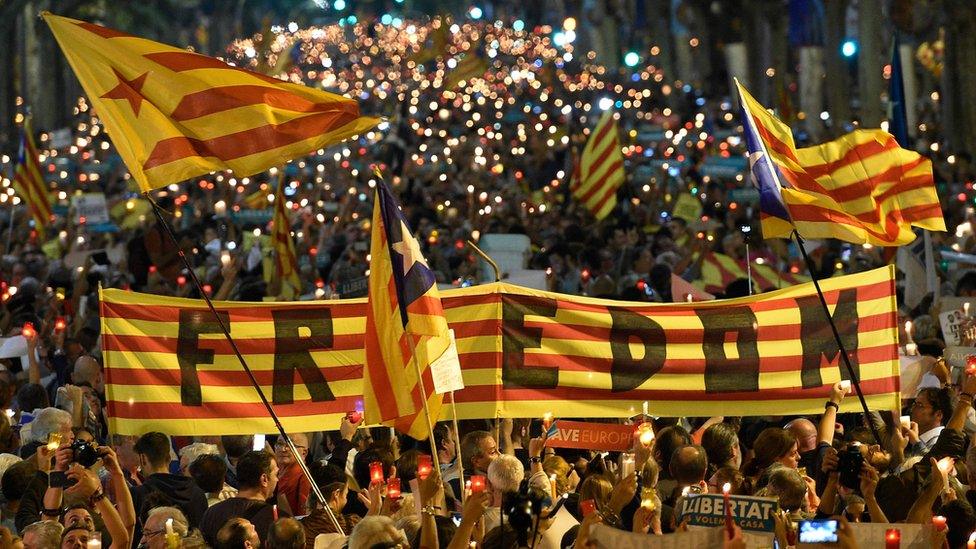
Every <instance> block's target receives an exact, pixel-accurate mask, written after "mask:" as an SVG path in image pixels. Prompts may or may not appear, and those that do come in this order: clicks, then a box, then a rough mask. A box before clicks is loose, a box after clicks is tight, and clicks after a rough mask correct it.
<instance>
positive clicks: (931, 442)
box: [905, 387, 952, 457]
mask: <svg viewBox="0 0 976 549" xmlns="http://www.w3.org/2000/svg"><path fill="white" fill-rule="evenodd" d="M951 415H952V397H951V394H950V392H949V390H948V389H945V388H941V389H936V388H934V387H926V388H924V389H922V390H921V391H919V392H918V395H917V396H916V397H915V401H914V402H913V403H912V408H911V420H912V421H913V422H914V423H916V424H917V425H918V432H919V435H918V442H917V443H915V444H912V445H911V446H909V447H908V449H907V450H906V452H905V457H911V456H923V455H925V454H926V453H927V452H928V451H929V450H931V449H932V447H933V446H935V441H936V440H937V439H938V438H939V435H940V434H941V433H942V430H943V429H944V428H945V422H946V421H948V420H949V417H950V416H951Z"/></svg>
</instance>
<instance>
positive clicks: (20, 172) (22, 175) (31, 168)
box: [14, 118, 54, 239]
mask: <svg viewBox="0 0 976 549" xmlns="http://www.w3.org/2000/svg"><path fill="white" fill-rule="evenodd" d="M31 132H32V130H31V125H30V119H29V118H28V119H25V121H24V133H23V135H21V137H20V149H19V150H18V151H17V168H16V170H15V171H14V191H16V192H17V194H19V195H20V197H21V198H22V199H23V200H24V203H25V204H27V208H28V209H29V210H30V213H31V217H33V218H34V229H35V230H36V231H37V234H38V235H39V236H40V237H41V239H43V238H44V233H45V228H46V227H47V226H48V224H50V223H51V217H52V216H53V215H54V212H53V210H52V209H51V197H50V195H49V194H48V192H47V183H46V182H45V181H44V172H42V171H41V163H40V162H39V161H38V158H37V146H35V145H34V135H33V134H32V133H31Z"/></svg>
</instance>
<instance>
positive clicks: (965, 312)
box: [962, 301, 969, 318]
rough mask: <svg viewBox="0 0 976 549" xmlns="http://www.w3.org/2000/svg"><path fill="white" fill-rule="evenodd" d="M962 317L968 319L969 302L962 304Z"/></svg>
mask: <svg viewBox="0 0 976 549" xmlns="http://www.w3.org/2000/svg"><path fill="white" fill-rule="evenodd" d="M962 315H963V316H964V317H966V318H969V302H968V301H967V302H965V303H963V304H962Z"/></svg>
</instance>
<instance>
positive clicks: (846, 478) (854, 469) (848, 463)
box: [837, 444, 864, 490]
mask: <svg viewBox="0 0 976 549" xmlns="http://www.w3.org/2000/svg"><path fill="white" fill-rule="evenodd" d="M863 465H864V456H863V455H862V454H861V447H860V446H858V445H854V444H852V445H850V446H848V447H847V449H846V450H844V451H843V452H842V453H841V454H840V456H839V460H838V465H837V470H838V472H839V473H840V483H841V485H842V486H846V487H848V488H850V489H852V490H856V489H858V488H859V487H860V486H861V467H862V466H863Z"/></svg>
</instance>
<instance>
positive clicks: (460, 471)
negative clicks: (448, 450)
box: [431, 391, 468, 503]
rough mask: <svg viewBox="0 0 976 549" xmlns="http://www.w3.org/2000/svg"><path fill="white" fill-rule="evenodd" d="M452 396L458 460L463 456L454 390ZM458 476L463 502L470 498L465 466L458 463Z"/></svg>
mask: <svg viewBox="0 0 976 549" xmlns="http://www.w3.org/2000/svg"><path fill="white" fill-rule="evenodd" d="M447 393H448V394H449V395H450V396H451V423H453V424H454V440H455V442H454V449H455V452H454V456H455V457H454V460H455V462H457V461H458V460H459V459H460V458H461V430H460V429H458V413H457V402H455V401H454V391H448V392H447ZM433 444H434V443H433V441H431V446H433ZM435 453H436V451H435ZM457 469H458V478H459V479H460V486H461V503H464V502H465V500H467V499H468V496H467V494H466V493H465V490H464V467H461V464H460V463H458V464H457Z"/></svg>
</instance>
